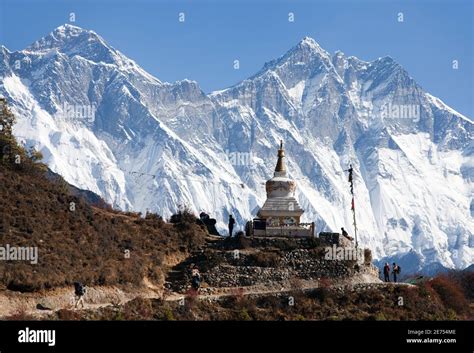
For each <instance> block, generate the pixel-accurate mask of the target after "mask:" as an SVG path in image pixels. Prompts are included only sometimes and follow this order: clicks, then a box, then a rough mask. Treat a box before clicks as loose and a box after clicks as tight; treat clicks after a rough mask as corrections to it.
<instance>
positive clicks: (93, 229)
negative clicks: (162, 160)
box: [0, 110, 206, 292]
mask: <svg viewBox="0 0 474 353" xmlns="http://www.w3.org/2000/svg"><path fill="white" fill-rule="evenodd" d="M6 112H7V110H5V111H4V112H3V113H6ZM0 137H1V139H0V145H1V146H0V147H1V150H2V151H3V153H2V156H1V157H2V158H1V163H0V210H1V212H0V240H1V244H0V245H1V246H2V247H6V246H7V245H10V246H11V247H14V246H22V247H37V248H38V261H37V264H32V263H30V262H28V261H0V288H1V289H9V290H13V291H22V292H24V291H38V290H41V289H49V288H54V287H58V286H70V285H72V283H73V282H74V281H81V282H84V283H87V284H88V285H91V286H92V285H114V284H126V283H131V284H140V283H142V281H143V279H144V278H145V277H146V278H148V279H149V280H150V281H152V282H154V283H155V284H157V285H160V284H162V283H163V281H164V273H165V272H166V269H167V266H168V264H174V263H175V262H176V261H178V260H179V259H180V258H181V257H185V256H186V255H187V252H188V251H189V249H191V248H197V247H199V246H200V245H202V244H203V242H204V239H205V236H206V232H205V231H204V230H203V228H201V227H200V226H198V225H196V224H195V222H194V219H191V220H187V221H188V223H186V224H185V225H183V223H179V219H178V223H175V224H172V223H166V222H164V221H163V219H162V218H161V217H160V216H158V215H155V214H151V213H150V214H147V215H146V216H145V217H141V216H140V215H139V214H137V213H124V212H119V211H116V210H113V209H112V208H110V206H107V205H106V204H103V207H102V208H99V207H97V206H92V205H91V204H90V203H88V201H86V200H87V197H82V196H80V195H81V194H80V192H78V190H77V189H74V188H71V187H70V186H69V185H68V184H67V183H66V182H65V181H64V180H63V179H62V178H61V177H59V176H56V177H55V178H52V177H51V175H50V173H48V172H47V170H46V168H45V166H44V165H42V164H41V163H39V161H35V160H34V159H33V158H32V157H31V156H32V154H31V153H29V152H28V151H25V150H24V149H23V148H22V147H20V146H18V145H17V144H16V141H15V139H14V138H12V137H9V136H8V134H7V132H6V130H5V129H4V130H3V131H2V133H0ZM16 155H21V161H20V163H19V164H16V163H14V162H13V161H14V159H15V156H16ZM94 200H95V201H97V200H96V199H94ZM128 254H129V256H128Z"/></svg>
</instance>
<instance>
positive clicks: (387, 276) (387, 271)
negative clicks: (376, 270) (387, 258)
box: [383, 262, 390, 282]
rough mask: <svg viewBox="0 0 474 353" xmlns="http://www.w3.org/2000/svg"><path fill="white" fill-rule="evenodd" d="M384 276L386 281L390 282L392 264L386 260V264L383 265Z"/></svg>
mask: <svg viewBox="0 0 474 353" xmlns="http://www.w3.org/2000/svg"><path fill="white" fill-rule="evenodd" d="M383 277H384V280H385V282H390V265H389V264H388V262H386V263H385V266H384V267H383Z"/></svg>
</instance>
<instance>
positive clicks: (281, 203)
mask: <svg viewBox="0 0 474 353" xmlns="http://www.w3.org/2000/svg"><path fill="white" fill-rule="evenodd" d="M265 186H266V191H267V200H266V201H265V203H264V204H263V206H262V208H261V209H260V210H259V211H258V213H257V216H258V217H259V218H260V219H264V220H265V221H266V224H267V225H268V226H282V225H298V224H299V223H300V217H301V215H302V214H303V213H304V210H303V209H302V208H301V207H300V205H299V204H298V201H297V200H296V198H295V190H296V183H295V181H294V180H292V179H290V178H288V177H287V176H286V167H285V151H284V149H283V142H281V143H280V149H279V150H278V161H277V165H276V167H275V173H274V174H273V178H271V179H270V180H268V181H267V182H266V184H265Z"/></svg>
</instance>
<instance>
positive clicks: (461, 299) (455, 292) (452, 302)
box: [429, 275, 469, 314]
mask: <svg viewBox="0 0 474 353" xmlns="http://www.w3.org/2000/svg"><path fill="white" fill-rule="evenodd" d="M429 286H430V287H431V288H433V289H434V290H435V291H436V293H437V294H438V295H439V297H440V298H441V300H442V301H443V303H444V305H446V306H447V307H448V308H450V309H453V310H454V311H455V312H456V313H458V314H460V313H464V312H466V311H467V309H468V308H469V302H468V301H467V299H466V298H465V296H464V293H463V290H462V288H461V286H460V285H459V284H458V283H456V282H455V281H453V280H451V279H450V278H449V277H447V276H446V275H439V276H437V277H435V278H433V279H432V280H431V281H430V282H429Z"/></svg>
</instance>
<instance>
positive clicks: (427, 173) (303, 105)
mask: <svg viewBox="0 0 474 353" xmlns="http://www.w3.org/2000/svg"><path fill="white" fill-rule="evenodd" d="M0 77H1V83H0V94H2V95H4V96H6V97H7V98H8V99H9V100H10V101H11V104H12V107H13V110H14V112H15V113H16V114H17V116H18V118H19V119H18V123H17V125H16V126H15V134H16V136H17V137H18V138H19V139H20V140H22V141H23V142H24V143H25V144H27V145H35V146H36V147H37V148H39V149H40V150H41V151H42V152H43V155H44V157H45V161H46V162H47V164H48V165H49V166H50V168H51V169H52V170H53V171H54V172H57V173H59V174H61V175H62V176H63V177H64V178H65V179H66V180H67V181H68V182H69V183H71V184H73V185H76V186H77V187H80V188H82V189H88V190H91V191H94V192H95V193H97V194H99V195H101V196H102V197H104V198H105V199H107V200H108V201H110V202H111V203H113V204H114V205H115V206H117V207H120V208H122V209H132V210H137V211H142V212H143V211H146V210H147V209H150V210H153V211H156V212H158V213H160V214H162V215H163V216H165V217H169V216H170V215H171V214H172V213H174V212H175V211H176V209H177V207H178V206H179V205H187V206H189V207H191V208H192V209H193V210H194V211H196V212H199V211H207V212H209V213H210V214H211V215H212V216H214V217H216V218H217V219H218V220H220V225H221V227H222V226H223V225H224V222H225V220H226V219H227V215H228V214H229V213H232V214H234V215H235V216H236V218H237V220H238V223H239V226H240V227H243V225H244V222H245V221H246V220H248V219H250V218H251V217H252V216H253V215H255V211H256V208H257V207H258V206H259V205H262V204H263V202H264V200H265V188H264V184H263V183H264V182H265V180H267V179H268V178H269V177H270V176H271V174H272V172H273V169H274V167H275V162H276V149H277V146H278V143H279V140H280V139H282V140H284V142H285V149H286V151H287V152H286V155H287V164H288V169H289V174H290V176H291V177H293V178H294V179H295V180H296V181H297V185H298V189H297V193H298V195H297V197H298V200H299V202H300V204H301V205H302V207H303V208H304V209H305V210H306V212H305V214H304V219H305V220H307V221H315V222H316V223H317V230H318V231H321V230H324V229H325V230H328V229H332V230H337V229H339V228H340V227H342V226H344V227H346V228H347V229H351V225H352V221H351V213H350V194H349V192H348V191H349V190H348V183H347V173H346V172H345V171H344V170H345V169H347V168H348V165H349V164H350V163H352V164H353V166H354V169H355V172H356V179H355V192H356V206H357V219H358V228H359V235H360V242H361V243H362V244H364V245H365V246H368V247H370V248H372V249H373V251H374V253H375V256H376V258H378V259H383V258H385V257H390V258H393V257H397V256H403V254H406V253H408V252H410V254H411V255H410V256H412V254H415V256H414V257H415V258H416V259H417V260H416V261H417V263H419V268H421V267H424V266H428V265H429V266H433V264H434V263H439V264H440V265H442V266H444V267H457V268H464V267H466V266H469V265H471V264H472V263H473V262H474V221H473V218H474V217H473V216H474V201H473V194H474V158H473V151H474V143H473V140H474V139H473V135H474V129H473V122H472V120H471V119H469V118H467V117H464V116H462V115H461V114H459V113H457V112H456V111H454V110H453V109H452V108H450V107H448V106H447V105H445V104H444V103H443V102H442V101H441V100H439V99H438V98H436V97H433V96H432V95H430V94H429V93H427V92H425V91H424V90H423V89H422V88H421V87H420V86H419V85H418V84H417V83H416V82H415V81H414V79H413V78H411V77H410V76H409V75H408V73H407V72H406V71H405V70H404V69H403V68H402V67H401V66H400V65H399V64H397V63H396V62H395V61H394V60H393V59H391V58H390V57H383V58H380V59H377V60H375V61H372V62H365V61H362V60H360V59H357V58H355V57H352V56H349V57H347V56H345V55H344V54H343V53H341V52H336V53H335V54H334V55H332V56H331V55H330V54H329V53H328V52H326V51H325V50H324V49H322V48H321V47H320V46H319V45H318V44H317V43H316V42H315V41H314V40H313V39H311V38H304V39H303V40H302V41H301V42H300V43H298V44H297V45H296V46H295V47H294V48H292V49H290V50H289V51H288V52H287V53H285V54H284V55H283V56H281V57H280V58H278V59H276V60H273V61H271V62H269V63H266V64H265V65H264V67H263V68H262V70H260V71H259V72H258V73H257V74H256V75H254V76H252V77H250V78H249V79H247V80H244V81H242V82H240V83H239V84H237V85H235V86H233V87H230V88H227V89H224V90H222V91H217V92H213V93H211V94H209V95H206V94H205V93H204V92H203V91H202V90H201V89H200V88H199V86H198V84H197V83H196V82H193V81H189V80H183V81H179V82H176V83H173V84H170V83H164V82H161V81H159V80H158V79H156V78H154V77H153V76H152V75H150V74H148V73H147V72H145V71H144V70H143V69H142V68H140V67H139V66H138V65H137V64H136V63H135V62H134V61H132V60H130V59H128V58H127V57H125V56H124V55H123V54H121V53H120V52H119V51H117V50H115V49H114V48H112V47H110V46H109V45H108V44H107V43H106V42H105V41H104V40H103V39H102V38H101V37H100V36H98V35H97V34H96V33H94V32H92V31H87V30H84V29H81V28H78V27H75V26H71V25H64V26H61V27H59V28H57V29H56V30H54V31H53V32H52V33H50V34H49V35H48V36H46V37H44V38H42V39H40V40H39V41H37V42H35V43H33V44H32V45H31V46H30V47H28V48H26V49H25V50H22V51H18V52H10V51H8V49H6V48H5V47H3V46H2V47H1V50H0ZM412 257H413V256H412ZM417 266H418V265H417Z"/></svg>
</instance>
